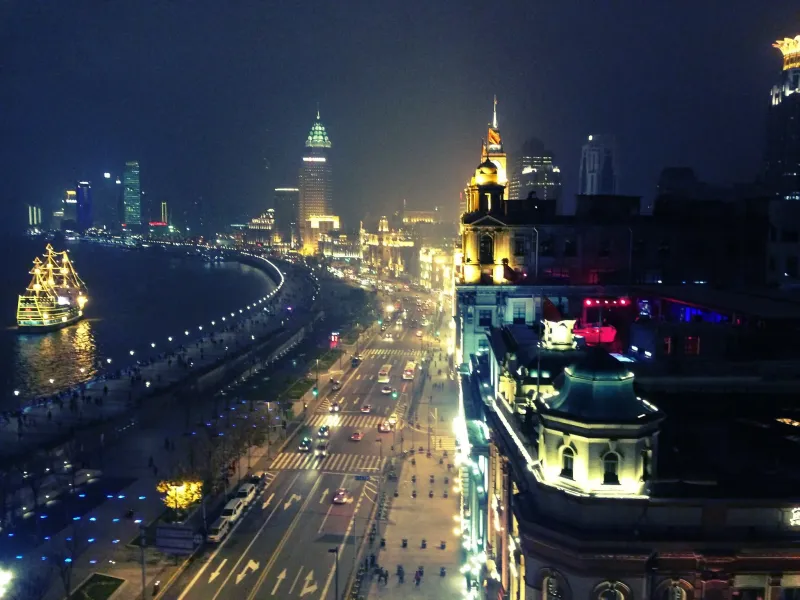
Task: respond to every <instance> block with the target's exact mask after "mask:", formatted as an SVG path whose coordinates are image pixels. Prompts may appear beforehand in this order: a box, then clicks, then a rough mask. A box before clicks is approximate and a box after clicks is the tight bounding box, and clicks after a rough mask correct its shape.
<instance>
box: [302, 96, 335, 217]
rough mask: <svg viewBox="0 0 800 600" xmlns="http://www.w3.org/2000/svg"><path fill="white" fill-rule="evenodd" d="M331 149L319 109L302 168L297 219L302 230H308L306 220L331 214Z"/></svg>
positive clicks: (307, 139)
mask: <svg viewBox="0 0 800 600" xmlns="http://www.w3.org/2000/svg"><path fill="white" fill-rule="evenodd" d="M330 148H331V141H330V139H329V138H328V132H327V131H325V126H324V125H323V124H322V121H320V118H319V110H318V111H317V119H316V121H314V124H313V125H312V126H311V131H310V132H309V133H308V138H306V151H305V152H304V153H303V166H302V167H300V176H299V183H300V186H299V188H300V196H299V203H298V217H299V221H300V226H301V227H305V223H306V221H307V220H308V219H309V218H310V217H312V216H319V215H329V214H331V207H332V205H333V203H332V197H333V177H332V175H333V172H332V170H331V165H330V162H329V161H328V158H329V156H328V155H329V152H328V151H329V150H330Z"/></svg>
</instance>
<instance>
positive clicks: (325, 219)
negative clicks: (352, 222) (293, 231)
mask: <svg viewBox="0 0 800 600" xmlns="http://www.w3.org/2000/svg"><path fill="white" fill-rule="evenodd" d="M339 229H340V223H339V217H338V216H336V215H314V216H312V217H309V218H308V219H306V221H305V223H304V224H303V231H304V232H305V233H304V235H303V254H305V255H306V256H313V255H314V254H317V253H318V252H319V241H320V239H322V237H324V236H330V235H332V234H334V232H337V231H339Z"/></svg>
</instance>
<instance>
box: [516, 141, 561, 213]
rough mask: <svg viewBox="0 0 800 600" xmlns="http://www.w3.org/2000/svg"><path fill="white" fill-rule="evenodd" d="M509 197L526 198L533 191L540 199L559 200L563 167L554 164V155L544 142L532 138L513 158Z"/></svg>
mask: <svg viewBox="0 0 800 600" xmlns="http://www.w3.org/2000/svg"><path fill="white" fill-rule="evenodd" d="M508 187H509V191H508V197H509V198H510V199H512V200H518V199H525V198H527V197H528V196H529V195H530V194H531V192H534V193H535V194H536V197H537V198H538V199H540V200H558V199H559V198H560V196H561V169H559V168H558V167H557V166H555V165H553V155H552V154H551V153H550V152H547V151H546V150H545V148H544V143H543V142H542V141H541V140H539V139H537V138H531V139H529V140H528V141H527V142H525V144H524V145H523V146H522V148H521V149H520V151H519V153H518V154H517V155H516V156H514V157H513V158H512V164H511V181H510V182H509V186H508Z"/></svg>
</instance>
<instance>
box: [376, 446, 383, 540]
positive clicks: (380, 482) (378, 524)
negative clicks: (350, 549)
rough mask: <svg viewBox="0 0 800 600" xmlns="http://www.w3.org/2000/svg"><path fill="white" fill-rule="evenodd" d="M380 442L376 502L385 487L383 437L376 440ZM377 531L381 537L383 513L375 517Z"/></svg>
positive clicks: (379, 499) (378, 536) (378, 500)
mask: <svg viewBox="0 0 800 600" xmlns="http://www.w3.org/2000/svg"><path fill="white" fill-rule="evenodd" d="M375 441H376V442H378V449H379V451H380V462H378V495H377V496H376V497H375V502H380V501H381V488H382V487H383V438H378V439H376V440H375ZM375 533H376V537H377V538H380V537H381V515H380V513H378V515H377V516H376V517H375Z"/></svg>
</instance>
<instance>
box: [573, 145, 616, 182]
mask: <svg viewBox="0 0 800 600" xmlns="http://www.w3.org/2000/svg"><path fill="white" fill-rule="evenodd" d="M615 145H616V144H615V142H614V138H613V137H612V136H610V135H590V136H589V139H588V141H587V142H586V143H585V144H584V145H583V149H582V152H581V173H580V180H579V184H578V194H585V195H587V196H602V195H614V194H616V193H617V157H616V154H617V153H616V149H615Z"/></svg>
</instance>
